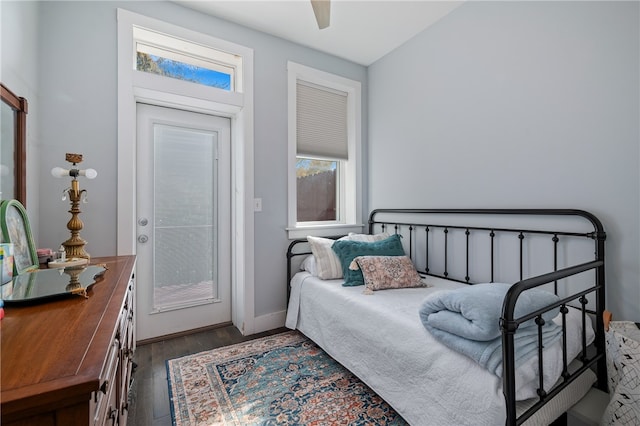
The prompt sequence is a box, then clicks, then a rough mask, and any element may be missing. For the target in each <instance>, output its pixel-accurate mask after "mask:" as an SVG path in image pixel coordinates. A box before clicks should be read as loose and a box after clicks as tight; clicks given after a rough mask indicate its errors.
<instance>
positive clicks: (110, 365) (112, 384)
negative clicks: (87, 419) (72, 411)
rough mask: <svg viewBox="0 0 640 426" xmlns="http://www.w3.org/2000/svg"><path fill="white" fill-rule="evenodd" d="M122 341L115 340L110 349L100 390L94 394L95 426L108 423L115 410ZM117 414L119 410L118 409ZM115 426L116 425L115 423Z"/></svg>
mask: <svg viewBox="0 0 640 426" xmlns="http://www.w3.org/2000/svg"><path fill="white" fill-rule="evenodd" d="M119 355H120V340H119V339H114V341H113V343H112V344H111V347H110V348H109V354H108V356H107V362H106V364H105V366H104V369H103V374H101V375H100V377H101V379H100V389H99V390H98V391H96V392H94V398H93V402H94V404H95V405H94V407H95V409H94V417H93V423H92V424H93V425H95V426H102V425H104V424H112V423H107V419H109V415H110V414H111V411H113V409H114V408H115V407H114V406H113V401H115V399H116V396H117V395H116V391H117V388H118V382H117V378H118V374H117V373H118V366H119V363H120V356H119ZM116 414H117V409H116ZM114 424H115V423H114Z"/></svg>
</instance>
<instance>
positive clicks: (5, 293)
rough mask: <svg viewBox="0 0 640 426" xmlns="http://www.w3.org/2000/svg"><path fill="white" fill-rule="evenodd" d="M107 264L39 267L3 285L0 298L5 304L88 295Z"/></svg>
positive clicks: (0, 288)
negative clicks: (55, 267) (53, 267)
mask: <svg viewBox="0 0 640 426" xmlns="http://www.w3.org/2000/svg"><path fill="white" fill-rule="evenodd" d="M105 271H106V268H105V267H104V266H97V265H90V266H86V267H70V268H58V269H38V270H36V271H32V272H25V273H23V274H20V275H18V276H16V277H13V280H11V281H9V282H8V283H6V284H3V285H2V286H0V298H1V299H2V300H4V303H5V305H9V304H14V303H16V304H17V303H33V302H41V301H47V300H50V299H54V298H58V297H63V296H68V295H74V294H78V295H81V296H84V297H88V296H87V290H88V289H89V288H90V287H91V286H92V285H94V284H95V283H96V282H97V280H98V278H100V277H101V276H102V275H103V274H104V272H105Z"/></svg>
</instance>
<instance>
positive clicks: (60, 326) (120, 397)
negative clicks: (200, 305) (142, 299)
mask: <svg viewBox="0 0 640 426" xmlns="http://www.w3.org/2000/svg"><path fill="white" fill-rule="evenodd" d="M100 263H104V264H106V267H107V271H106V272H105V273H104V275H103V276H102V277H100V278H98V280H97V281H96V284H94V285H93V286H92V287H91V288H90V289H89V291H88V296H89V297H88V298H87V299H85V298H84V297H82V296H70V297H65V298H62V299H57V300H53V301H49V302H44V303H39V304H33V305H25V306H22V305H8V306H5V314H6V316H5V318H4V319H3V320H2V321H0V335H1V338H0V340H1V342H0V344H1V347H0V351H1V358H0V363H1V364H0V368H1V380H2V381H1V382H0V402H1V410H2V411H1V416H2V418H1V423H2V425H3V426H17V425H20V426H22V425H38V426H48V425H64V426H70V425H73V426H80V425H105V424H106V425H121V426H124V425H126V422H127V411H128V393H129V384H130V377H131V370H132V366H133V352H134V350H135V324H134V306H135V305H134V293H135V288H134V285H135V284H134V267H135V256H117V257H104V258H92V259H91V264H100Z"/></svg>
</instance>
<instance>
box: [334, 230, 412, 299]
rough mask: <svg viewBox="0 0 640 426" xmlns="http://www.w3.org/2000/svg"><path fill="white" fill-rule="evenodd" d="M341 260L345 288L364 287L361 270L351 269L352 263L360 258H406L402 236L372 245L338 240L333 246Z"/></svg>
mask: <svg viewBox="0 0 640 426" xmlns="http://www.w3.org/2000/svg"><path fill="white" fill-rule="evenodd" d="M331 248H332V249H333V251H334V252H335V253H336V255H337V256H338V259H340V265H341V266H342V275H343V276H344V284H342V285H343V286H346V287H348V286H356V285H364V277H363V276H362V271H360V269H357V270H353V269H349V265H350V264H351V261H352V260H353V259H355V258H356V257H358V256H404V249H403V248H402V242H401V241H400V235H399V234H395V235H392V236H390V237H389V238H386V239H384V240H381V241H375V242H372V243H369V242H364V241H350V240H338V241H336V242H335V243H333V245H332V246H331Z"/></svg>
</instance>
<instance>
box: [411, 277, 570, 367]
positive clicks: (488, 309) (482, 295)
mask: <svg viewBox="0 0 640 426" xmlns="http://www.w3.org/2000/svg"><path fill="white" fill-rule="evenodd" d="M510 286H511V285H510V284H500V283H490V284H474V285H470V286H466V287H464V288H460V289H456V290H450V291H440V292H437V293H434V294H432V295H431V296H429V297H427V299H425V301H424V302H423V304H422V306H421V307H420V319H421V321H422V323H423V324H424V326H425V328H426V329H427V330H429V332H431V334H432V335H433V336H434V337H435V338H436V339H438V340H439V341H440V342H442V343H443V344H445V345H446V346H448V347H450V348H451V349H454V350H456V351H458V352H460V353H463V354H465V355H467V356H469V357H471V358H472V359H474V360H475V361H476V362H478V363H479V364H480V365H481V366H483V367H484V368H486V369H487V370H489V371H491V372H492V373H494V374H496V375H497V376H499V377H500V376H502V337H501V332H500V325H499V322H500V316H501V314H502V304H503V301H504V297H505V295H506V293H507V291H508V290H509V287H510ZM557 301H558V297H557V296H556V295H554V294H552V293H549V292H548V291H544V290H539V289H531V290H527V291H525V292H523V293H522V294H521V295H520V297H519V298H518V302H517V303H516V308H515V317H516V318H518V317H520V316H523V315H526V314H528V313H530V312H533V311H536V310H538V309H541V308H543V307H545V306H548V305H550V304H552V303H554V302H557ZM557 314H558V309H553V310H551V311H549V312H546V313H545V314H543V316H542V317H543V319H544V320H545V325H544V326H543V327H542V331H543V333H542V336H543V346H548V345H551V344H552V343H554V342H555V341H556V340H557V339H558V338H559V337H560V335H561V332H562V329H561V327H559V326H558V325H556V324H555V323H554V322H553V321H552V320H553V318H554V317H555V316H556V315H557ZM514 341H515V355H516V359H515V360H516V364H517V363H520V362H524V361H526V360H527V359H529V358H531V357H532V356H534V355H535V354H536V353H537V347H538V327H537V326H536V325H535V323H534V321H533V320H530V321H527V322H525V323H523V324H521V325H520V327H519V328H518V330H517V331H516V333H515V338H514Z"/></svg>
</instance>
